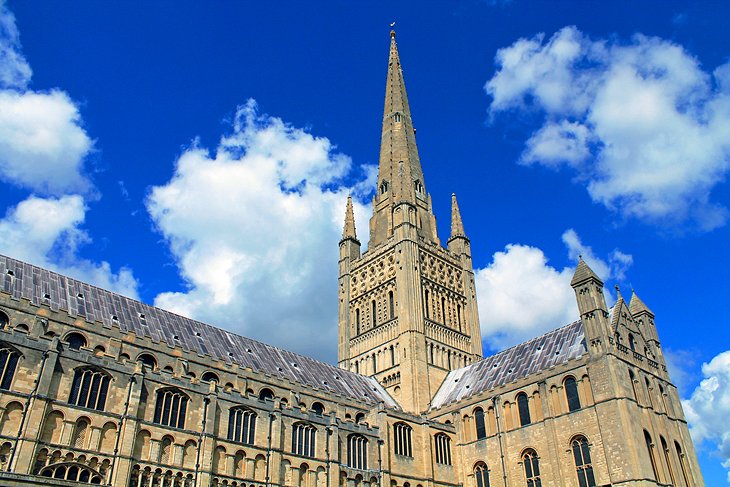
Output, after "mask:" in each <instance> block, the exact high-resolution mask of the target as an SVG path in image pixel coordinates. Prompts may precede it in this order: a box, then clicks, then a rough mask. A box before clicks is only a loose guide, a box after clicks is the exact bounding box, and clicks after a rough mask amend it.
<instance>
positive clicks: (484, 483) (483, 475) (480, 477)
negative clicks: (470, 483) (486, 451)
mask: <svg viewBox="0 0 730 487" xmlns="http://www.w3.org/2000/svg"><path fill="white" fill-rule="evenodd" d="M474 479H475V480H476V484H477V485H476V487H489V470H488V469H487V465H486V464H485V463H484V462H479V463H477V464H476V465H475V466H474Z"/></svg>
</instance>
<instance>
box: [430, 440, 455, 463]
mask: <svg viewBox="0 0 730 487" xmlns="http://www.w3.org/2000/svg"><path fill="white" fill-rule="evenodd" d="M434 439H435V442H436V463H440V464H441V465H451V438H449V437H448V436H447V435H445V434H444V433H439V434H437V435H436V436H435V438H434Z"/></svg>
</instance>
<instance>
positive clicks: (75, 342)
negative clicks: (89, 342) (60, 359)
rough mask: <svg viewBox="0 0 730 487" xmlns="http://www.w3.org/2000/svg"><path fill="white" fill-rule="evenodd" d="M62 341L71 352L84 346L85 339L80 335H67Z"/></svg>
mask: <svg viewBox="0 0 730 487" xmlns="http://www.w3.org/2000/svg"><path fill="white" fill-rule="evenodd" d="M64 341H65V342H66V343H68V348H70V349H71V350H78V349H80V348H81V347H85V346H86V338H84V335H82V334H81V333H69V334H68V335H66V338H65V339H64Z"/></svg>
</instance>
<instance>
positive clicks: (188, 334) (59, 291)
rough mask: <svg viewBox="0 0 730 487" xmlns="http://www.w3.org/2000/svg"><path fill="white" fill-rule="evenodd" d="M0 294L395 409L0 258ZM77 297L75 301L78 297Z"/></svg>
mask: <svg viewBox="0 0 730 487" xmlns="http://www.w3.org/2000/svg"><path fill="white" fill-rule="evenodd" d="M0 281H2V282H1V283H0V291H4V292H6V293H8V294H10V295H11V296H12V297H13V298H15V299H23V298H24V299H28V300H29V301H30V302H31V303H33V304H34V305H36V306H41V305H44V304H45V305H48V306H49V307H50V308H51V309H52V310H54V311H66V312H67V313H68V314H69V316H71V317H74V318H75V317H83V318H85V319H86V321H88V322H90V323H98V324H100V326H102V327H103V328H106V329H111V328H112V327H115V326H116V327H118V328H119V329H121V330H122V331H124V332H134V333H135V334H136V335H138V336H146V337H149V338H151V339H152V340H153V341H155V342H164V343H166V344H167V345H169V346H170V347H175V346H180V347H181V348H182V349H184V350H188V351H191V352H194V353H197V354H200V355H208V356H210V357H211V358H213V359H218V360H222V361H224V362H226V363H229V364H233V363H235V364H238V365H239V366H240V367H241V368H246V367H250V368H251V369H252V370H254V371H256V372H260V373H263V374H268V375H271V376H274V377H278V378H281V379H286V380H289V381H292V382H297V383H300V384H304V385H306V386H309V387H314V388H318V389H322V390H327V391H330V392H333V393H335V394H340V395H343V396H347V397H350V398H352V399H355V400H357V401H360V402H364V403H366V404H378V403H380V402H382V403H384V405H385V406H386V407H398V404H397V403H396V402H395V401H394V400H393V398H392V397H391V396H390V395H389V394H388V393H387V392H386V391H385V389H384V388H383V387H382V386H381V385H380V384H379V383H378V381H377V380H375V379H373V378H371V377H366V376H363V375H359V374H355V373H353V372H349V371H347V370H343V369H340V368H338V367H336V366H334V365H331V364H328V363H324V362H320V361H318V360H315V359H313V358H310V357H306V356H304V355H299V354H297V353H294V352H290V351H287V350H282V349H280V348H277V347H274V346H272V345H268V344H266V343H262V342H259V341H256V340H253V339H251V338H247V337H244V336H241V335H237V334H235V333H232V332H230V331H226V330H223V329H220V328H216V327H214V326H211V325H208V324H206V323H202V322H200V321H196V320H193V319H190V318H186V317H184V316H180V315H177V314H175V313H172V312H169V311H165V310H163V309H160V308H156V307H154V306H149V305H147V304H144V303H142V302H140V301H136V300H134V299H130V298H127V297H125V296H122V295H120V294H116V293H113V292H111V291H107V290H105V289H101V288H98V287H96V286H92V285H90V284H87V283H84V282H81V281H78V280H76V279H72V278H70V277H67V276H64V275H61V274H58V273H56V272H52V271H49V270H47V269H43V268H41V267H37V266H34V265H31V264H28V263H25V262H22V261H19V260H15V259H13V258H10V257H6V256H3V255H0ZM79 295H80V297H79Z"/></svg>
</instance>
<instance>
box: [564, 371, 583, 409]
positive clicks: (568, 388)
mask: <svg viewBox="0 0 730 487" xmlns="http://www.w3.org/2000/svg"><path fill="white" fill-rule="evenodd" d="M563 384H564V385H565V398H566V399H567V400H568V411H577V410H578V409H580V396H578V384H577V383H576V382H575V378H574V377H570V376H569V377H566V378H565V381H564V382H563Z"/></svg>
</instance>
